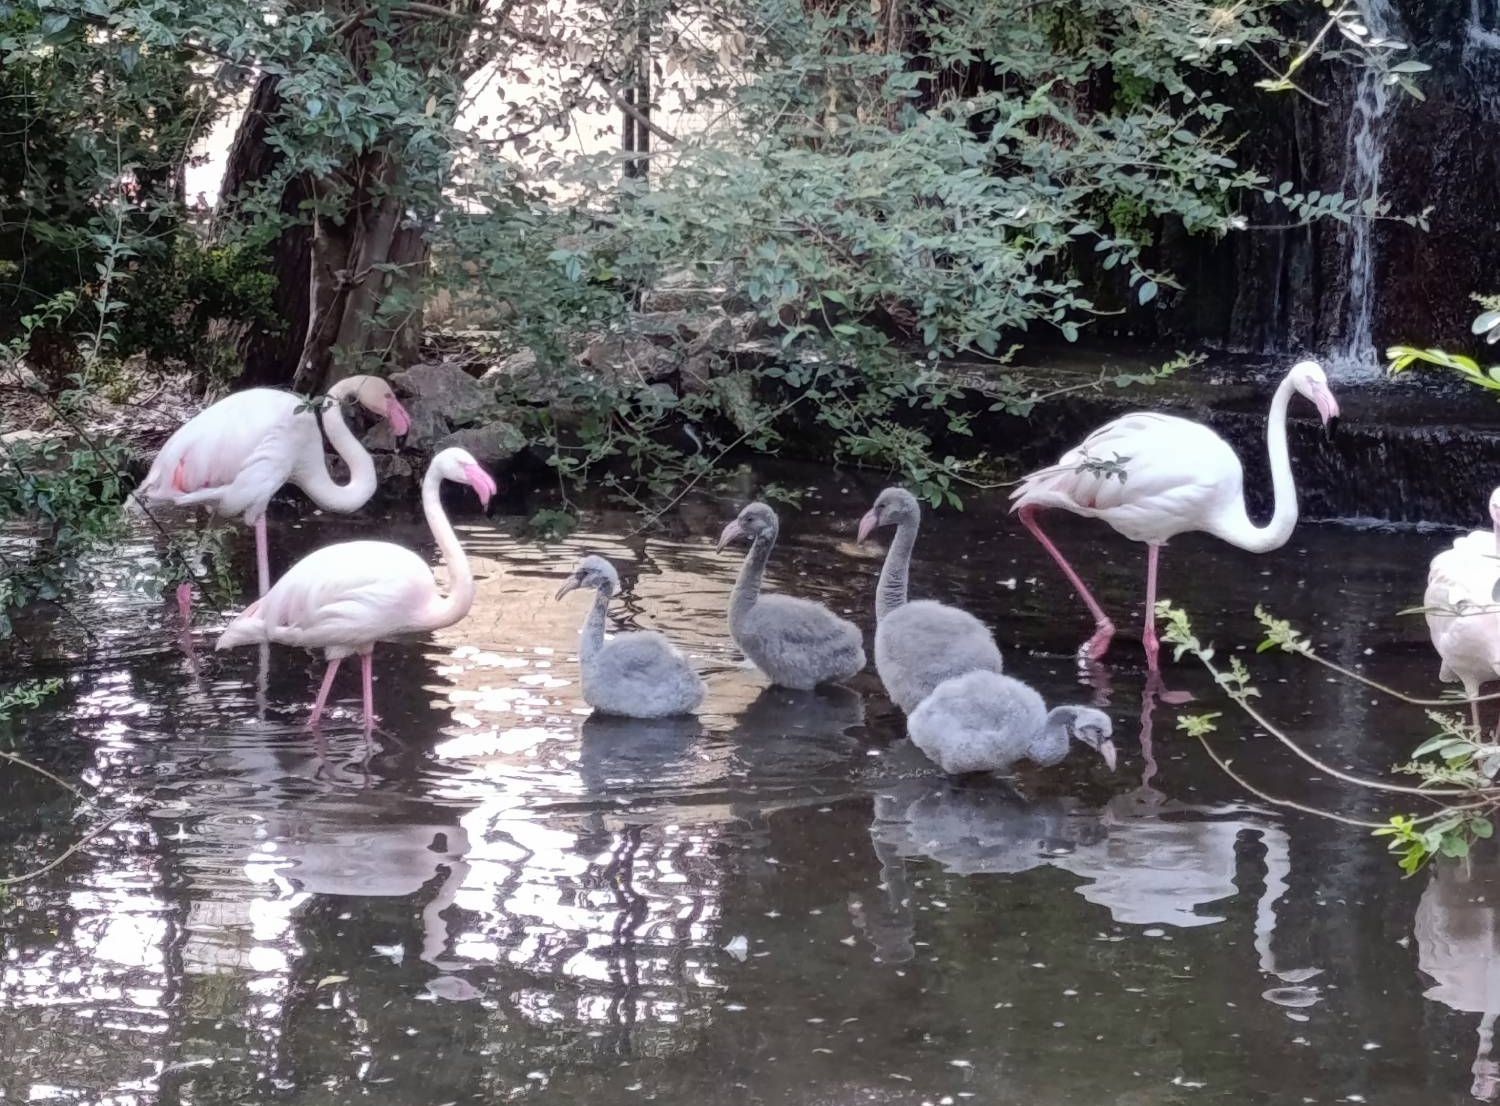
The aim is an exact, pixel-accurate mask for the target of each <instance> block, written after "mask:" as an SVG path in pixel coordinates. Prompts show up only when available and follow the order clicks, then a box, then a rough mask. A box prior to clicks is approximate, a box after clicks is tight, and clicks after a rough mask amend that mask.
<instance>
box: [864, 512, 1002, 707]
mask: <svg viewBox="0 0 1500 1106" xmlns="http://www.w3.org/2000/svg"><path fill="white" fill-rule="evenodd" d="M921 520H922V508H921V507H920V505H918V503H917V500H916V497H915V496H913V495H912V494H911V493H910V492H908V491H904V490H903V489H901V488H887V489H886V490H885V491H883V492H881V493H880V496H879V498H877V499H876V500H875V506H874V507H873V508H871V510H870V511H869V512H868V513H867V514H866V515H865V517H864V518H863V519H861V520H860V524H859V540H860V541H864V540H865V538H867V537H869V535H870V532H871V531H872V530H874V529H875V528H876V527H877V526H895V527H896V538H895V540H894V541H892V542H891V547H890V549H889V550H888V551H887V552H886V555H885V566H884V567H883V568H882V569H881V570H880V584H879V586H878V588H877V590H876V593H875V671H877V672H879V673H880V680H881V682H882V683H884V684H885V690H886V693H887V694H888V695H890V697H891V701H892V702H894V703H895V704H896V705H897V706H898V707H900V708H901V709H902V710H903V711H905V712H906V713H907V714H911V712H912V711H914V710H916V709H917V705H918V704H919V703H921V702H922V700H923V699H925V698H927V696H928V695H930V694H931V693H932V691H933V689H934V688H936V687H937V686H938V685H939V684H941V683H942V682H943V681H944V680H949V679H952V678H953V677H954V676H961V675H963V674H964V673H965V672H972V671H974V670H976V669H983V670H985V671H987V672H999V671H1000V670H1001V668H1002V667H1003V665H1004V661H1003V660H1002V659H1001V656H1000V647H999V646H998V645H996V644H995V638H994V635H993V634H991V633H990V631H989V628H988V627H986V626H985V624H984V623H982V622H980V621H979V619H977V618H975V617H974V616H973V615H971V614H970V613H969V612H968V611H962V610H959V609H958V608H957V607H950V606H948V605H947V604H944V603H937V602H934V601H932V600H930V599H923V600H919V601H917V602H915V603H910V602H907V598H906V579H907V574H908V572H909V570H910V567H911V551H912V547H913V546H914V545H916V541H917V527H918V526H919V525H920V524H921Z"/></svg>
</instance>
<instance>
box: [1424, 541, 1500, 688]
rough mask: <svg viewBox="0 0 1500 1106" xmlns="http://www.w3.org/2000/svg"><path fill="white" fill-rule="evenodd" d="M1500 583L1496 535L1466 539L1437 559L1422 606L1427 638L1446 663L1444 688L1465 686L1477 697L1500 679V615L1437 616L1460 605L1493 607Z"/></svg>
mask: <svg viewBox="0 0 1500 1106" xmlns="http://www.w3.org/2000/svg"><path fill="white" fill-rule="evenodd" d="M1497 581H1500V557H1497V556H1496V548H1495V534H1494V532H1493V531H1490V530H1475V531H1472V532H1471V533H1468V534H1465V535H1464V536H1463V537H1460V538H1458V539H1457V540H1456V541H1454V543H1453V545H1452V547H1451V548H1449V549H1445V550H1444V551H1443V552H1441V553H1439V554H1438V555H1437V556H1436V557H1434V558H1432V563H1431V566H1430V567H1429V569H1428V572H1427V591H1426V593H1425V594H1424V595H1423V606H1425V607H1427V608H1429V610H1428V613H1427V616H1426V617H1427V633H1428V636H1429V637H1431V639H1432V647H1433V648H1434V649H1436V650H1437V654H1438V657H1439V658H1440V660H1441V662H1442V663H1441V666H1440V667H1439V669H1438V678H1439V679H1440V680H1442V681H1444V682H1445V683H1461V684H1463V685H1464V686H1465V687H1466V688H1468V689H1470V691H1471V692H1473V691H1475V690H1477V689H1478V688H1479V686H1480V685H1482V684H1485V683H1488V682H1489V681H1491V680H1494V679H1497V678H1500V613H1486V614H1465V615H1449V614H1441V613H1437V612H1436V611H1434V610H1432V608H1450V607H1456V606H1458V604H1459V603H1460V602H1469V603H1473V604H1476V605H1477V606H1480V607H1485V606H1492V605H1494V602H1495V601H1494V598H1493V595H1494V588H1495V584H1496V582H1497Z"/></svg>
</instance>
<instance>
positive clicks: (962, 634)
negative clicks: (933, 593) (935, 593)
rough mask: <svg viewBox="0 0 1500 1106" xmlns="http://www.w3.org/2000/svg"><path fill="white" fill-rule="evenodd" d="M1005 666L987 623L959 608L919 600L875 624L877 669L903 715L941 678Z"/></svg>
mask: <svg viewBox="0 0 1500 1106" xmlns="http://www.w3.org/2000/svg"><path fill="white" fill-rule="evenodd" d="M1003 667H1004V661H1003V660H1002V659H1001V656H1000V647H999V646H998V645H996V644H995V638H994V635H993V634H991V633H990V631H989V628H988V627H987V626H985V624H984V623H983V622H980V621H979V619H977V618H975V617H974V616H973V615H971V614H970V613H969V612H968V611H962V610H959V609H958V608H957V607H950V606H948V605H946V604H944V603H938V602H934V601H933V600H931V599H918V600H915V601H914V602H909V603H904V604H902V605H901V606H899V607H897V608H896V609H894V610H892V611H890V612H889V613H888V614H886V615H885V616H884V617H883V618H881V619H880V621H879V624H878V625H877V626H876V627H875V671H876V672H878V673H879V674H880V680H881V682H882V683H883V684H884V685H885V690H886V694H888V695H889V696H890V697H891V701H892V702H893V703H895V704H896V705H897V706H898V707H900V708H901V709H902V710H903V711H905V712H906V713H907V714H911V713H912V711H914V710H916V709H917V706H918V704H920V703H921V702H922V700H923V699H926V698H927V696H928V695H930V694H932V692H933V690H934V689H935V688H936V687H937V686H938V685H939V684H941V683H942V682H943V681H944V680H949V679H952V678H953V677H955V676H961V675H963V674H964V673H966V672H973V671H975V670H983V671H986V672H995V673H998V672H1000V671H1001V669H1002V668H1003Z"/></svg>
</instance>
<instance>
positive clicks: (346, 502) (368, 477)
mask: <svg viewBox="0 0 1500 1106" xmlns="http://www.w3.org/2000/svg"><path fill="white" fill-rule="evenodd" d="M323 431H324V433H326V434H327V435H328V440H329V442H331V443H332V444H333V448H334V451H335V452H336V453H338V455H339V456H340V457H342V458H343V459H344V463H345V464H346V465H348V466H349V482H348V483H347V484H338V483H335V482H334V479H333V477H332V476H330V475H329V474H328V461H327V458H325V457H324V456H323V452H322V450H321V449H320V450H319V451H318V456H317V458H316V459H313V458H308V460H307V464H306V465H305V466H304V467H303V469H302V471H301V472H300V473H299V475H298V480H297V485H298V486H299V487H300V488H301V489H302V490H303V491H305V492H306V493H307V495H308V498H310V499H311V500H312V501H313V502H314V503H316V504H317V505H318V506H319V507H322V508H323V509H324V510H325V511H338V512H339V513H340V514H351V513H353V512H354V511H357V510H359V509H360V508H361V507H363V506H364V505H365V504H366V503H368V502H369V501H370V497H371V496H372V495H374V494H375V462H374V460H372V459H371V457H370V454H369V453H368V452H367V451H366V450H365V447H364V446H362V445H361V444H360V443H359V439H358V438H356V437H355V436H354V432H353V431H352V430H350V429H349V427H348V425H346V424H345V422H344V406H343V404H342V403H341V402H340V401H339V400H338V399H337V398H334V399H332V400H331V401H330V402H329V404H328V406H327V407H326V408H324V410H323Z"/></svg>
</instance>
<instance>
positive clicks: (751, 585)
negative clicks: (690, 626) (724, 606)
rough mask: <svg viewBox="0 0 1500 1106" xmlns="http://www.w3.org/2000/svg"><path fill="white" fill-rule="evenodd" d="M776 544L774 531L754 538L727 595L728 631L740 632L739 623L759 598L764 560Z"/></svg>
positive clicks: (764, 569) (764, 571)
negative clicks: (732, 590) (731, 592)
mask: <svg viewBox="0 0 1500 1106" xmlns="http://www.w3.org/2000/svg"><path fill="white" fill-rule="evenodd" d="M775 544H776V535H775V533H774V532H773V533H770V534H766V535H764V536H762V537H758V538H756V539H755V541H754V543H752V544H751V546H750V552H749V553H748V554H747V555H746V556H745V563H744V564H742V565H741V566H740V575H739V579H737V580H736V581H735V582H734V592H733V594H731V595H730V597H729V632H730V633H731V634H737V633H739V632H740V629H739V628H740V624H741V623H742V622H743V621H744V620H745V618H746V617H747V616H748V615H749V614H750V612H751V611H752V610H753V609H754V608H755V601H756V600H757V599H759V598H760V586H761V583H762V582H763V581H764V580H765V576H766V562H767V561H768V560H770V559H771V549H772V547H773V546H775Z"/></svg>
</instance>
